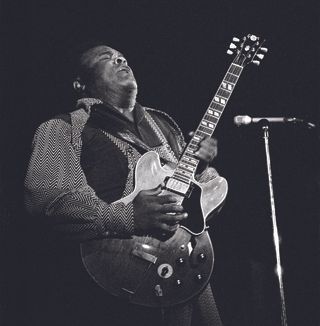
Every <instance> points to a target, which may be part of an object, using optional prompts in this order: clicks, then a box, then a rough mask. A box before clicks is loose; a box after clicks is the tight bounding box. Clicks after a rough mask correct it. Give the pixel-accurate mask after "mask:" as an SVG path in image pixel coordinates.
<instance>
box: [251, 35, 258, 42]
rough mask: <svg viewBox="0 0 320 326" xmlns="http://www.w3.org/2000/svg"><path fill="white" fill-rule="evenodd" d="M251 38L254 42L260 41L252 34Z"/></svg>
mask: <svg viewBox="0 0 320 326" xmlns="http://www.w3.org/2000/svg"><path fill="white" fill-rule="evenodd" d="M249 38H250V40H251V41H253V42H255V41H256V40H257V39H258V37H257V36H255V35H253V34H251V35H250V36H249Z"/></svg>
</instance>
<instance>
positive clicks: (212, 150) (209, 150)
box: [194, 137, 218, 164]
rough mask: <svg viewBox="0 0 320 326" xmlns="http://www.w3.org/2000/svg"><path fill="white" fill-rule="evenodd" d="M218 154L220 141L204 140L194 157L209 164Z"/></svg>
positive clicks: (208, 138) (213, 139)
mask: <svg viewBox="0 0 320 326" xmlns="http://www.w3.org/2000/svg"><path fill="white" fill-rule="evenodd" d="M217 154H218V141H217V139H215V138H210V137H207V138H204V139H203V140H202V141H201V142H200V143H199V148H198V150H197V151H196V152H195V153H194V155H195V156H196V157H197V158H199V159H200V161H202V162H203V163H206V164H209V163H211V162H212V160H213V159H214V158H215V157H216V156H217Z"/></svg>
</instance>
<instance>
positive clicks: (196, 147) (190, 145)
mask: <svg viewBox="0 0 320 326" xmlns="http://www.w3.org/2000/svg"><path fill="white" fill-rule="evenodd" d="M188 147H189V149H191V150H192V153H194V151H195V150H197V149H198V148H199V146H196V145H192V144H189V146H188Z"/></svg>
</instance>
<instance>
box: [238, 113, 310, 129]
mask: <svg viewBox="0 0 320 326" xmlns="http://www.w3.org/2000/svg"><path fill="white" fill-rule="evenodd" d="M261 120H267V121H268V122H269V123H287V122H293V123H296V122H302V123H303V122H304V121H303V120H302V119H297V118H286V117H249V116H248V115H237V116H235V117H234V118H233V121H234V123H235V124H236V125H237V126H241V125H249V124H250V123H259V122H260V121H261Z"/></svg>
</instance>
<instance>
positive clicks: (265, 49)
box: [260, 48, 268, 53]
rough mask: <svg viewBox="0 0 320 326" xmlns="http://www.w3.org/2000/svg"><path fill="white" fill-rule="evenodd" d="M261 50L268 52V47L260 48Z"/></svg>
mask: <svg viewBox="0 0 320 326" xmlns="http://www.w3.org/2000/svg"><path fill="white" fill-rule="evenodd" d="M260 51H262V52H264V53H267V52H268V49H267V48H260Z"/></svg>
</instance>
